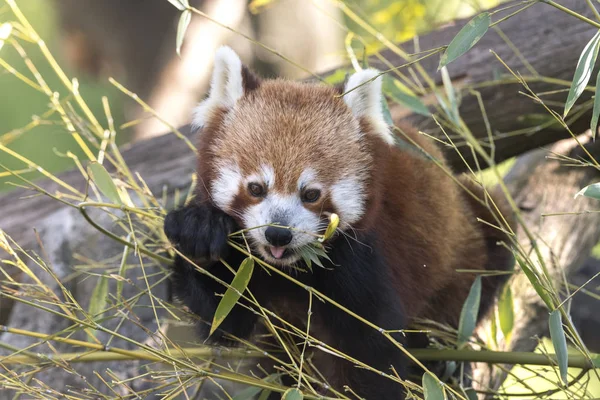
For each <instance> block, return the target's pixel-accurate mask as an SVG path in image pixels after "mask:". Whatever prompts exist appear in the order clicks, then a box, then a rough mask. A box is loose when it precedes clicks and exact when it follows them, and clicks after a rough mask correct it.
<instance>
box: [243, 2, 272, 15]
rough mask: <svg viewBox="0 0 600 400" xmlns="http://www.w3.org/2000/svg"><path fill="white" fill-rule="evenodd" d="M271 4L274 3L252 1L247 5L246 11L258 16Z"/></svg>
mask: <svg viewBox="0 0 600 400" xmlns="http://www.w3.org/2000/svg"><path fill="white" fill-rule="evenodd" d="M271 3H274V0H252V1H251V2H250V4H248V10H249V11H250V13H252V14H259V13H261V12H262V11H263V10H265V9H266V8H267V7H269V6H270V5H272V4H271Z"/></svg>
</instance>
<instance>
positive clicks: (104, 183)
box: [88, 161, 123, 204]
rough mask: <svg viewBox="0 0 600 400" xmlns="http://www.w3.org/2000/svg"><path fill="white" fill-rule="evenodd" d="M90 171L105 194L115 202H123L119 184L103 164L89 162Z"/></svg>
mask: <svg viewBox="0 0 600 400" xmlns="http://www.w3.org/2000/svg"><path fill="white" fill-rule="evenodd" d="M88 173H89V174H90V176H91V177H92V180H93V181H94V183H95V184H96V186H98V189H100V191H101V192H102V194H103V195H105V196H106V197H108V199H109V200H110V201H112V202H113V203H115V204H123V201H121V196H119V190H118V189H117V185H115V182H114V181H113V180H112V178H111V177H110V175H109V174H108V171H106V169H105V168H104V166H103V165H102V164H98V163H97V162H95V161H92V162H90V163H89V164H88Z"/></svg>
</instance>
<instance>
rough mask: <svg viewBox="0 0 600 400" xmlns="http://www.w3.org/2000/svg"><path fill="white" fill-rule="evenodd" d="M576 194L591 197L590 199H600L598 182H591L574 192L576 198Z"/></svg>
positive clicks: (599, 183) (599, 184)
mask: <svg viewBox="0 0 600 400" xmlns="http://www.w3.org/2000/svg"><path fill="white" fill-rule="evenodd" d="M577 196H585V197H591V198H592V199H597V200H600V182H598V183H592V184H591V185H588V186H586V187H584V188H583V189H581V190H580V191H579V192H577V194H575V198H577Z"/></svg>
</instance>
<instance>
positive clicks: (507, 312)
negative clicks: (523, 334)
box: [498, 285, 514, 338]
mask: <svg viewBox="0 0 600 400" xmlns="http://www.w3.org/2000/svg"><path fill="white" fill-rule="evenodd" d="M498 319H499V320H500V330H502V334H503V335H504V337H505V338H508V337H509V336H510V333H511V332H512V329H513V325H514V309H513V296H512V290H511V288H510V285H506V287H505V289H504V291H503V292H502V296H500V299H499V300H498Z"/></svg>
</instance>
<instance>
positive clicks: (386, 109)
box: [381, 96, 394, 126]
mask: <svg viewBox="0 0 600 400" xmlns="http://www.w3.org/2000/svg"><path fill="white" fill-rule="evenodd" d="M381 108H382V110H383V118H384V119H385V123H386V124H388V126H394V120H393V119H392V114H391V113H390V108H389V107H388V103H387V100H386V99H385V96H381Z"/></svg>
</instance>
